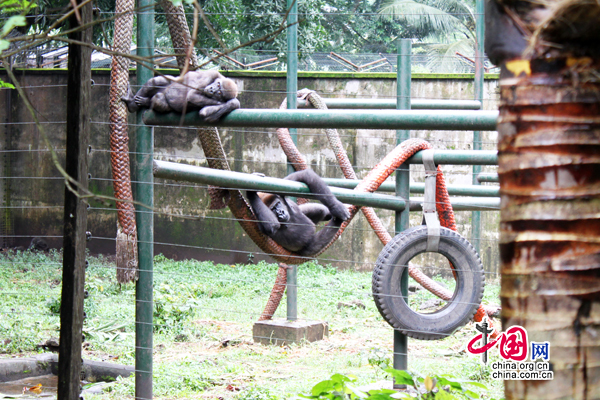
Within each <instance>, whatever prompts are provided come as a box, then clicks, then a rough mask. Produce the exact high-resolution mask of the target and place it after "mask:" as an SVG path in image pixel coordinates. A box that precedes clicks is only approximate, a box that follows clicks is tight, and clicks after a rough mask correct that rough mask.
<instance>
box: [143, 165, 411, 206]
mask: <svg viewBox="0 0 600 400" xmlns="http://www.w3.org/2000/svg"><path fill="white" fill-rule="evenodd" d="M153 170H154V176H155V177H156V178H163V179H174V180H180V181H181V180H183V181H189V182H196V183H202V184H207V185H214V186H221V187H226V188H233V189H246V190H247V189H250V190H258V191H262V192H271V193H290V194H297V195H301V196H302V197H307V198H311V197H313V196H312V195H311V193H310V190H309V189H308V186H306V185H305V184H303V183H300V182H294V181H289V180H285V179H279V178H270V177H260V176H257V175H253V174H244V173H241V172H233V171H222V170H218V169H211V168H204V167H196V166H193V165H186V164H179V163H173V162H167V161H159V160H154V167H153ZM331 192H332V193H333V194H334V195H335V197H337V198H338V199H339V200H340V201H341V202H343V203H347V204H356V205H359V206H367V207H375V208H383V209H387V210H395V211H402V210H404V208H405V207H406V201H405V200H404V199H402V198H400V197H396V196H388V195H384V194H377V193H363V192H355V191H354V190H348V189H342V188H336V187H331Z"/></svg>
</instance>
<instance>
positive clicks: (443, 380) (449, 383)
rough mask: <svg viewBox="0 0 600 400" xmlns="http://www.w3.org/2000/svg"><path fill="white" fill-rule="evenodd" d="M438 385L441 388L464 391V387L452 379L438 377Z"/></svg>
mask: <svg viewBox="0 0 600 400" xmlns="http://www.w3.org/2000/svg"><path fill="white" fill-rule="evenodd" d="M437 378H438V384H439V386H440V387H444V386H450V387H451V388H452V389H456V390H463V388H462V385H461V384H460V383H459V382H457V381H454V380H452V379H448V378H444V377H443V376H438V377H437Z"/></svg>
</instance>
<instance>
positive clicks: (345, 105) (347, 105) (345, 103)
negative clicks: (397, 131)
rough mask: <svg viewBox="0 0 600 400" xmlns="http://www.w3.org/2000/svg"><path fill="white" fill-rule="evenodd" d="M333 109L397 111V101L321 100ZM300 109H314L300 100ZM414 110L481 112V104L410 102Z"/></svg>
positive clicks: (464, 101) (471, 101) (475, 101)
mask: <svg viewBox="0 0 600 400" xmlns="http://www.w3.org/2000/svg"><path fill="white" fill-rule="evenodd" d="M321 99H322V100H323V102H324V103H325V105H326V106H327V108H331V109H339V108H342V109H351V110H356V109H359V110H360V109H380V110H395V109H396V99H339V98H324V97H322V98H321ZM298 108H312V106H311V105H310V103H309V102H308V101H307V100H302V99H298ZM410 108H411V109H413V110H479V109H480V108H481V102H479V101H477V100H416V99H412V100H411V101H410Z"/></svg>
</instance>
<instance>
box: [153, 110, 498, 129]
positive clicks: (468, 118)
mask: <svg viewBox="0 0 600 400" xmlns="http://www.w3.org/2000/svg"><path fill="white" fill-rule="evenodd" d="M497 118H498V111H471V110H468V111H466V110H455V111H449V110H438V111H426V110H417V111H414V110H279V109H277V110H276V109H258V108H256V109H254V108H252V109H250V108H245V109H238V110H234V111H232V112H231V113H229V114H228V115H226V116H225V117H223V118H222V119H221V120H220V121H218V122H217V123H206V122H204V120H203V118H202V117H200V115H199V114H198V112H190V113H187V114H186V115H184V116H182V115H180V114H176V113H168V114H157V113H155V112H153V111H151V110H149V111H146V113H145V114H144V123H146V124H147V125H165V126H179V125H181V126H219V127H257V128H340V129H344V128H345V129H412V130H457V131H465V130H466V131H472V130H476V131H493V130H495V129H496V119H497Z"/></svg>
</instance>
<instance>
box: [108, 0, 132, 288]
mask: <svg viewBox="0 0 600 400" xmlns="http://www.w3.org/2000/svg"><path fill="white" fill-rule="evenodd" d="M134 7H135V1H133V0H117V2H116V10H115V13H116V15H117V17H116V18H115V34H114V43H113V48H112V50H113V51H115V52H117V53H121V54H128V53H129V48H130V46H131V36H132V32H133V13H132V12H133V9H134ZM128 83H129V60H128V59H127V58H126V57H123V56H117V55H115V56H113V59H112V65H111V74H110V160H111V166H112V177H113V190H114V194H115V198H116V199H117V218H118V222H117V241H116V244H117V249H116V255H117V260H116V261H117V281H118V282H119V283H127V282H132V281H134V280H136V279H137V267H138V256H137V227H136V223H135V207H134V206H133V203H132V201H133V195H132V192H131V178H130V166H129V135H128V132H127V116H128V113H127V106H126V105H125V103H124V102H122V101H121V97H123V96H124V95H125V94H126V92H127V86H128ZM119 200H124V201H119Z"/></svg>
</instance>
